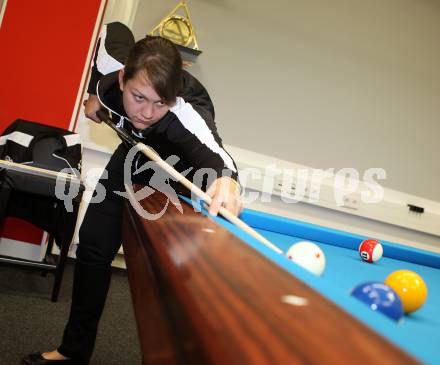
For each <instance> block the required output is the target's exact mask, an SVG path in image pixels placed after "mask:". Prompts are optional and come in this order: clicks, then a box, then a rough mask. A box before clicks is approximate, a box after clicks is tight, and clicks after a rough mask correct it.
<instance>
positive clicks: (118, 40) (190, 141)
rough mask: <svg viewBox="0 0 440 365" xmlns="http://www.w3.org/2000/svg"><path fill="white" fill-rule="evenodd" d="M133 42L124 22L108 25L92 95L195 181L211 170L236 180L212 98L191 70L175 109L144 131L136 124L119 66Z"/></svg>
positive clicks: (96, 60)
mask: <svg viewBox="0 0 440 365" xmlns="http://www.w3.org/2000/svg"><path fill="white" fill-rule="evenodd" d="M133 44H134V40H133V36H132V34H131V32H130V31H129V29H128V28H127V27H126V26H124V25H123V24H121V23H111V24H108V25H106V26H104V28H103V31H102V33H101V37H100V39H99V41H98V46H97V50H96V51H95V57H94V62H93V67H92V77H91V80H90V83H89V93H92V94H97V95H98V97H99V100H100V102H101V104H102V105H103V106H105V107H106V108H107V109H108V110H109V111H110V112H111V114H112V120H113V121H114V122H115V123H116V124H117V125H118V126H119V127H122V128H124V129H125V130H126V131H128V132H129V133H131V134H132V136H133V137H135V139H138V140H139V141H141V142H143V143H145V144H147V145H149V146H150V147H152V148H154V149H155V150H156V151H157V152H158V153H159V155H160V156H161V157H162V158H163V159H167V158H168V157H169V156H171V155H175V156H177V157H178V158H179V162H178V163H177V164H176V165H175V168H176V169H177V170H179V171H184V170H186V169H188V168H192V173H190V174H189V177H191V175H193V174H194V172H195V171H196V170H199V169H203V168H211V169H213V170H215V172H216V173H217V176H218V177H220V176H231V177H232V178H233V179H235V180H237V167H236V165H235V163H234V161H233V159H232V158H231V156H230V155H229V154H228V153H227V152H226V150H225V149H224V148H223V145H222V141H221V138H220V137H219V135H218V133H217V128H216V125H215V122H214V115H215V114H214V106H213V104H212V101H211V98H210V97H209V94H208V92H207V91H206V89H205V88H204V87H203V85H202V84H201V83H200V82H199V81H198V80H197V79H196V78H195V77H193V76H192V75H191V74H189V73H188V72H186V71H183V83H182V85H183V86H182V90H181V92H180V93H179V96H178V97H177V101H176V104H175V106H173V107H172V108H171V109H170V111H169V112H168V113H167V114H166V115H165V116H164V117H163V118H162V119H161V120H160V121H158V122H157V123H155V124H154V125H152V126H151V127H149V128H147V129H145V130H142V131H140V130H137V129H135V128H134V127H133V126H132V124H131V123H130V121H129V119H128V118H127V115H126V113H125V111H124V108H123V105H122V93H121V91H120V89H119V84H118V76H117V74H118V72H117V71H118V68H117V67H118V64H119V65H120V68H122V67H123V62H124V61H125V58H126V55H128V52H129V51H130V48H131V47H132V45H133ZM102 47H104V48H105V49H104V50H103V49H102ZM121 50H122V51H121ZM112 52H113V53H116V54H117V57H116V58H113V59H112V56H111V54H113V53H112ZM100 57H101V58H100ZM120 68H119V69H120Z"/></svg>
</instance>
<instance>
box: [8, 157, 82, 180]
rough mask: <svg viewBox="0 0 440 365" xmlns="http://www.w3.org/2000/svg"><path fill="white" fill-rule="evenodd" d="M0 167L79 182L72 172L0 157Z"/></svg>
mask: <svg viewBox="0 0 440 365" xmlns="http://www.w3.org/2000/svg"><path fill="white" fill-rule="evenodd" d="M0 168H4V169H6V170H12V171H18V172H26V173H28V174H30V175H36V176H42V177H50V178H54V179H55V178H60V179H63V180H71V181H74V182H79V178H78V176H76V175H74V174H68V173H65V172H61V171H54V170H48V169H44V168H41V167H36V166H31V165H24V164H22V163H18V162H13V161H7V160H1V159H0Z"/></svg>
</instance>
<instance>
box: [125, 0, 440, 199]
mask: <svg viewBox="0 0 440 365" xmlns="http://www.w3.org/2000/svg"><path fill="white" fill-rule="evenodd" d="M176 3H177V1H176V0H160V1H158V0H140V1H139V5H138V12H137V15H136V17H135V19H134V26H133V27H134V32H135V36H136V38H137V39H139V38H141V37H142V36H144V35H145V33H147V32H148V31H149V30H150V29H151V28H152V27H153V26H155V25H156V24H157V23H158V22H159V21H160V19H161V18H162V17H163V16H164V15H165V14H167V13H168V12H169V11H170V10H171V9H172V8H173V7H174V6H175V5H176ZM188 4H189V7H190V12H191V16H192V20H193V23H194V26H195V30H196V33H197V36H198V41H199V46H200V48H201V49H202V51H203V54H202V55H201V56H200V57H199V60H198V61H197V64H196V65H195V66H193V68H192V70H191V72H192V73H193V74H195V75H196V76H197V77H198V78H199V79H200V80H201V81H202V82H203V83H204V84H205V85H206V86H207V87H208V89H209V90H210V93H211V95H212V97H213V99H214V102H215V105H216V111H217V124H218V127H219V130H220V133H221V135H222V136H223V139H224V140H225V142H226V143H228V144H231V145H235V146H239V147H242V148H246V149H249V150H253V151H257V152H260V153H264V154H267V155H272V156H274V157H278V158H282V159H285V160H290V161H292V162H296V163H300V164H304V165H308V166H312V167H319V168H331V167H334V168H336V169H339V168H342V167H356V168H358V169H360V171H361V172H363V171H364V170H365V169H367V168H369V167H383V168H385V169H386V171H387V180H386V181H385V182H384V185H385V186H387V187H390V188H393V189H396V190H400V191H403V192H407V193H410V194H414V195H417V196H421V197H425V198H429V199H434V200H437V201H440V191H439V189H438V183H437V181H439V179H440V172H439V170H438V165H437V161H436V156H438V155H440V144H439V143H438V142H437V140H438V136H439V135H440V123H439V115H440V100H439V99H440V97H439V96H440V68H439V67H438V65H439V64H440V48H439V47H438V39H440V2H437V1H432V0H418V1H413V0H372V1H367V2H366V1H360V0H334V1H327V0H309V1H304V0H302V1H301V0H273V1H262V0H259V1H255V0H241V1H234V0H216V1H214V0H192V1H189V2H188Z"/></svg>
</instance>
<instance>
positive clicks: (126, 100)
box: [119, 70, 171, 129]
mask: <svg viewBox="0 0 440 365" xmlns="http://www.w3.org/2000/svg"><path fill="white" fill-rule="evenodd" d="M123 76H124V70H121V71H119V86H120V88H121V91H122V100H123V104H124V109H125V112H126V113H127V116H128V118H130V120H131V122H132V124H133V126H134V127H135V128H136V129H145V128H148V127H150V126H152V125H153V124H154V123H156V122H158V121H159V120H160V119H162V118H163V117H164V116H165V114H166V113H167V112H168V110H170V107H171V105H168V104H166V103H165V101H164V100H162V99H161V97H160V96H159V95H157V92H156V90H154V89H153V86H152V85H151V83H150V81H149V80H148V77H147V74H146V73H145V72H138V73H136V74H135V76H134V77H133V78H131V79H129V80H127V81H126V82H124V81H123Z"/></svg>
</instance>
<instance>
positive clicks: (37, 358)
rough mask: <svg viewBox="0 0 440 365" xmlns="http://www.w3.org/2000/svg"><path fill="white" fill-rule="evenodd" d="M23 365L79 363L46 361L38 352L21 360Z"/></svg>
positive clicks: (72, 363)
mask: <svg viewBox="0 0 440 365" xmlns="http://www.w3.org/2000/svg"><path fill="white" fill-rule="evenodd" d="M21 363H22V364H23V365H51V364H54V365H55V364H60V365H61V364H62V365H79V363H77V362H75V361H74V360H47V359H45V358H44V357H43V355H41V353H40V352H37V353H35V354H30V355H27V356H26V357H24V358H23V359H22V360H21Z"/></svg>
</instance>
